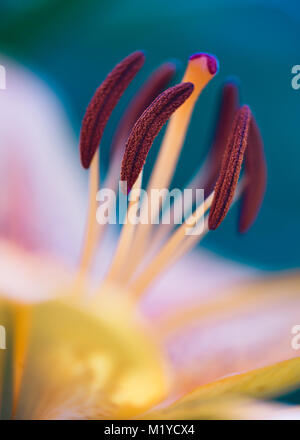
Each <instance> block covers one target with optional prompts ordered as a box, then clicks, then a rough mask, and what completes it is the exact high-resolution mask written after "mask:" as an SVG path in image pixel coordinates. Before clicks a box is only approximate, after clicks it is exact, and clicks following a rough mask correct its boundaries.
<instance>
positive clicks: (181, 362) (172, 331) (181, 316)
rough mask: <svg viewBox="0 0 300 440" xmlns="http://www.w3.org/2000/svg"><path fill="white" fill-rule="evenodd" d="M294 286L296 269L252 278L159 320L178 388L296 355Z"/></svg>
mask: <svg viewBox="0 0 300 440" xmlns="http://www.w3.org/2000/svg"><path fill="white" fill-rule="evenodd" d="M299 286H300V276H299V274H297V273H296V274H294V275H292V274H291V275H289V276H288V275H285V276H283V275H282V276H281V277H279V276H277V277H273V278H270V279H266V280H260V281H252V282H249V283H248V284H244V285H241V286H238V287H236V288H235V289H231V292H227V295H224V297H223V298H221V299H220V300H219V301H217V302H214V301H211V303H207V304H203V303H200V305H199V306H198V307H197V304H196V303H195V304H194V305H193V307H192V308H189V309H185V310H182V313H177V315H174V316H173V319H169V321H167V322H165V323H164V325H163V326H162V325H160V326H159V325H158V326H157V328H156V329H157V333H158V334H161V338H162V339H163V340H164V346H165V349H166V351H167V353H168V357H169V359H170V362H171V363H172V364H173V366H174V370H175V372H176V377H177V380H176V383H177V384H180V385H179V386H178V387H177V391H178V392H179V393H180V392H185V391H186V390H190V389H193V388H194V387H195V386H197V385H203V384H206V383H209V382H212V381H214V380H217V379H219V378H221V377H224V376H227V375H231V374H236V373H241V372H246V371H249V370H251V369H254V368H260V367H263V366H267V365H270V364H272V363H274V362H280V361H283V360H285V359H291V358H293V357H296V356H299V352H298V351H297V350H294V349H293V347H292V337H293V335H292V328H293V327H294V326H295V325H297V324H299V309H300V295H299V293H300V292H299V290H300V287H299ZM162 334H164V336H162ZM174 392H175V391H174Z"/></svg>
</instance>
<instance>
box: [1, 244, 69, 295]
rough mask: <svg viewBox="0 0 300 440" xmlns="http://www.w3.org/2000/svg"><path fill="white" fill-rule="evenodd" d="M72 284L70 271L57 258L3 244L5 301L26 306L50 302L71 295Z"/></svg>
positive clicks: (3, 289)
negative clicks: (62, 294)
mask: <svg viewBox="0 0 300 440" xmlns="http://www.w3.org/2000/svg"><path fill="white" fill-rule="evenodd" d="M71 282H72V272H71V270H70V268H69V267H67V266H66V265H64V263H63V262H62V261H60V260H58V259H57V258H55V259H54V258H53V257H51V256H50V255H41V254H39V255H36V254H35V253H32V252H29V251H28V250H26V249H22V248H21V247H19V246H16V245H14V244H13V243H12V242H8V241H4V240H2V241H0V297H1V298H7V299H10V300H11V301H14V302H18V303H23V304H25V303H34V302H40V301H46V300H49V299H53V297H54V296H55V295H60V294H61V293H62V292H64V291H68V289H69V286H70V284H71Z"/></svg>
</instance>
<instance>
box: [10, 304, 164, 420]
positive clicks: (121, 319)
mask: <svg viewBox="0 0 300 440" xmlns="http://www.w3.org/2000/svg"><path fill="white" fill-rule="evenodd" d="M101 304H102V305H101V308H100V305H99V309H97V310H95V309H96V306H95V305H93V308H92V310H93V311H91V310H89V309H87V308H85V309H81V310H80V309H79V308H77V307H75V306H69V305H67V304H64V303H58V302H50V303H43V304H40V305H37V306H34V308H33V322H32V331H31V341H30V348H29V351H28V355H27V362H26V365H25V371H24V377H23V385H22V391H21V398H20V403H19V406H18V411H17V418H25V419H28V418H35V419H36V418H38V419H57V418H62V419H65V418H113V417H128V416H132V415H134V414H136V413H139V412H142V411H145V409H148V408H149V407H151V406H152V405H153V404H156V403H157V402H158V401H159V400H160V399H161V398H162V397H164V396H165V395H166V391H167V389H166V387H167V383H166V378H165V372H164V367H163V364H162V362H161V359H160V354H159V352H158V350H157V348H156V346H155V344H154V343H153V342H152V341H151V338H150V337H149V335H148V333H147V331H146V330H145V329H144V328H143V327H142V326H141V325H140V323H139V322H138V321H137V320H136V319H135V318H134V317H133V316H132V315H131V314H129V312H128V309H127V308H126V307H125V306H124V305H123V306H122V307H120V304H119V306H118V304H115V305H114V306H112V304H110V305H109V304H108V303H105V302H102V303H101Z"/></svg>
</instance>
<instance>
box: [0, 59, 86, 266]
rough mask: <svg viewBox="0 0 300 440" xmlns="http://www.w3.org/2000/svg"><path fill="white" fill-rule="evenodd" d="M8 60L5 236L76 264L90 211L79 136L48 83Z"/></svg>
mask: <svg viewBox="0 0 300 440" xmlns="http://www.w3.org/2000/svg"><path fill="white" fill-rule="evenodd" d="M2 63H3V64H4V65H5V68H6V71H7V89H6V90H4V91H1V95H0V208H1V209H0V235H1V236H2V237H3V238H5V239H8V240H12V241H14V242H15V243H17V244H18V245H20V246H22V247H23V248H25V249H29V250H31V251H50V252H51V253H53V252H55V253H59V254H60V255H62V256H64V257H68V258H69V259H70V261H72V262H73V261H74V258H76V257H77V254H78V251H79V246H80V237H81V234H82V231H83V225H84V224H83V221H84V212H85V211H84V203H83V195H84V194H83V189H84V187H83V182H82V177H83V176H82V175H81V174H80V172H79V170H80V167H79V165H77V163H76V160H75V157H73V156H72V148H74V146H75V145H76V143H75V140H74V137H73V135H72V133H71V131H70V129H69V124H68V122H67V120H66V117H65V114H64V112H63V110H62V108H61V106H60V105H59V103H58V102H57V99H56V98H55V97H54V96H53V95H52V94H51V93H50V91H49V90H48V89H47V88H46V86H45V85H44V84H43V83H42V82H41V81H40V80H39V79H38V78H36V77H35V76H34V75H33V74H32V73H30V72H28V71H26V70H25V69H23V68H22V67H20V66H17V65H15V64H13V63H12V62H11V61H9V60H6V59H3V61H2ZM76 167H77V170H76Z"/></svg>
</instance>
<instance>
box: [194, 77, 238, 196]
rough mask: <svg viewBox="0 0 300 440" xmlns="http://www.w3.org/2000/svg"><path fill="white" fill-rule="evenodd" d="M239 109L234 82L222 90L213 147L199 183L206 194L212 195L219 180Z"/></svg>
mask: <svg viewBox="0 0 300 440" xmlns="http://www.w3.org/2000/svg"><path fill="white" fill-rule="evenodd" d="M238 107H239V92H238V87H237V86H236V84H235V83H234V82H228V83H226V84H225V85H224V87H223V90H222V96H221V105H220V110H219V116H218V120H217V125H216V130H215V135H214V139H213V143H212V147H211V150H210V152H209V156H208V160H207V163H205V166H204V176H202V173H201V177H200V181H198V182H197V186H198V188H204V191H205V194H209V193H211V191H212V190H213V188H214V186H215V184H216V181H217V179H218V176H219V173H220V168H221V163H222V158H223V154H224V150H225V147H226V142H227V139H228V138H229V135H230V131H231V127H232V123H233V121H234V116H235V114H236V111H237V109H238ZM201 171H202V170H201Z"/></svg>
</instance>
